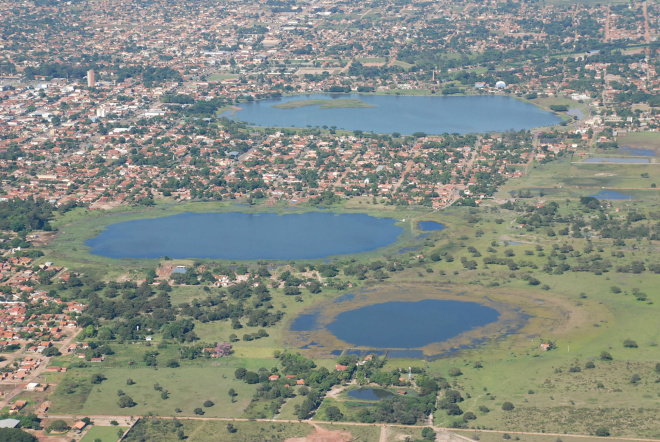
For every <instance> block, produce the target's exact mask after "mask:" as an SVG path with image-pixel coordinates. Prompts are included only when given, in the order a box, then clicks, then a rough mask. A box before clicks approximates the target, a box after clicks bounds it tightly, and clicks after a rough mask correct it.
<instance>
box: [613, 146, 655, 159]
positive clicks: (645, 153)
mask: <svg viewBox="0 0 660 442" xmlns="http://www.w3.org/2000/svg"><path fill="white" fill-rule="evenodd" d="M619 152H621V153H625V154H628V155H634V156H638V157H654V156H655V151H654V150H651V149H636V148H634V147H622V148H621V149H619Z"/></svg>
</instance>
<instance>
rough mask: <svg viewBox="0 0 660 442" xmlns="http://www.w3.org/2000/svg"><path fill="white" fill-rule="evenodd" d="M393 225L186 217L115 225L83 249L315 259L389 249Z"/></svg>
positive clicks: (321, 217)
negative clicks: (383, 248)
mask: <svg viewBox="0 0 660 442" xmlns="http://www.w3.org/2000/svg"><path fill="white" fill-rule="evenodd" d="M395 222H396V220H394V219H391V218H376V217H372V216H369V215H365V214H334V213H329V212H323V213H320V212H307V213H299V214H288V215H277V214H274V213H260V214H248V213H240V212H231V213H183V214H180V215H173V216H168V217H163V218H153V219H141V220H133V221H125V222H120V223H117V224H111V225H109V226H108V227H107V230H104V231H103V232H101V234H99V235H98V236H97V237H95V238H92V239H90V240H88V241H86V242H85V245H87V246H89V247H90V248H91V253H93V254H95V255H100V256H105V257H109V258H161V257H163V256H169V257H171V258H179V259H181V258H214V259H249V260H254V259H317V258H324V257H328V256H333V255H343V254H352V253H360V252H366V251H370V250H375V249H378V248H381V247H385V246H388V245H390V244H392V243H394V242H395V241H396V240H397V238H398V236H399V235H400V234H401V233H402V232H403V228H402V227H399V226H396V225H395Z"/></svg>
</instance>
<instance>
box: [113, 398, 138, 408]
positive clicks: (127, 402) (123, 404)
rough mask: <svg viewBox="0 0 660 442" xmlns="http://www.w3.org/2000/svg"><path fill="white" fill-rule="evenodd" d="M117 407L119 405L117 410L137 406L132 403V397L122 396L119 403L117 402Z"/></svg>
mask: <svg viewBox="0 0 660 442" xmlns="http://www.w3.org/2000/svg"><path fill="white" fill-rule="evenodd" d="M117 405H119V408H131V407H135V406H136V405H137V404H136V403H135V402H134V401H133V398H132V397H130V396H128V395H124V396H122V397H120V398H119V401H117Z"/></svg>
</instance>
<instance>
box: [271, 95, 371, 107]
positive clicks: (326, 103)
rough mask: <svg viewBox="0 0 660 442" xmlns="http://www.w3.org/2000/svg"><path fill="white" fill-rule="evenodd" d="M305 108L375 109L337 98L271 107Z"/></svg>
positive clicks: (350, 99)
mask: <svg viewBox="0 0 660 442" xmlns="http://www.w3.org/2000/svg"><path fill="white" fill-rule="evenodd" d="M305 106H319V107H320V108H321V109H344V108H359V109H361V108H370V107H376V106H373V105H371V104H367V103H365V102H364V101H362V100H358V99H356V98H338V99H336V100H324V99H317V100H298V101H289V102H287V103H282V104H275V105H273V107H275V108H277V109H297V108H299V107H305Z"/></svg>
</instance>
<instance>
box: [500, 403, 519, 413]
mask: <svg viewBox="0 0 660 442" xmlns="http://www.w3.org/2000/svg"><path fill="white" fill-rule="evenodd" d="M514 408H516V407H514V406H513V404H512V403H511V402H508V401H507V402H505V403H503V404H502V410H504V411H511V410H513V409H514Z"/></svg>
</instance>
